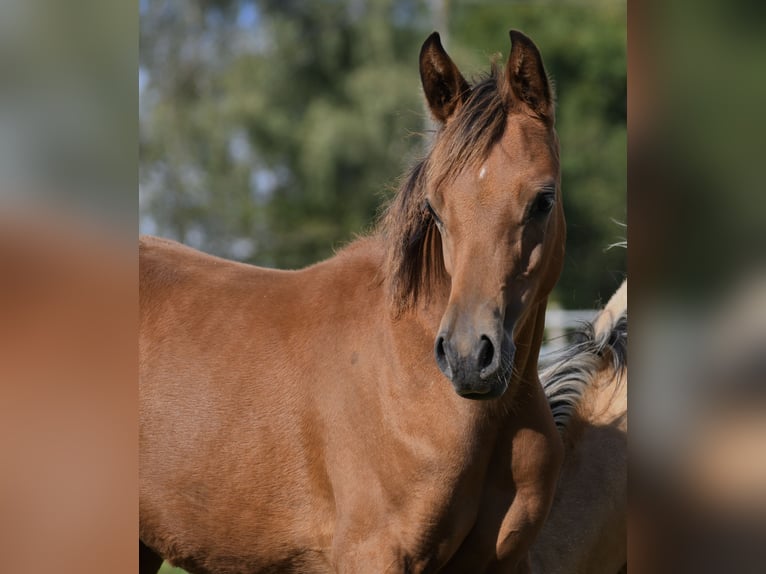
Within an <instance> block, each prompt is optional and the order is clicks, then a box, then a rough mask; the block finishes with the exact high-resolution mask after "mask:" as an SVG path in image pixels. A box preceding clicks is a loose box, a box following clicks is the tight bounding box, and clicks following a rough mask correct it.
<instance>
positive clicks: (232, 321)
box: [139, 31, 565, 573]
mask: <svg viewBox="0 0 766 574" xmlns="http://www.w3.org/2000/svg"><path fill="white" fill-rule="evenodd" d="M511 43H512V48H511V53H510V56H509V59H508V63H507V65H506V66H505V68H504V69H498V68H497V67H496V66H493V69H492V72H491V73H490V75H489V76H488V77H486V78H484V79H483V80H481V81H479V82H478V83H476V84H475V85H473V86H470V85H469V84H468V82H466V80H465V79H464V78H463V76H462V75H461V74H460V72H459V71H458V69H457V67H456V66H455V64H454V63H453V62H452V60H451V59H450V58H449V56H448V55H447V54H446V52H445V51H444V49H443V48H442V45H441V43H440V41H439V36H438V34H436V33H434V34H432V35H431V36H430V37H429V38H428V39H427V40H426V42H425V43H424V45H423V48H422V50H421V54H420V74H421V79H422V83H423V88H424V91H425V95H426V100H427V102H428V104H429V107H430V110H431V112H432V114H433V116H434V118H435V119H436V120H437V122H439V124H440V129H439V130H438V133H437V134H436V137H435V140H434V143H433V147H432V149H431V151H430V152H429V153H428V154H427V156H426V157H425V159H424V160H422V161H421V162H419V163H418V164H417V165H416V166H415V167H414V168H413V170H412V171H411V173H410V174H409V175H408V176H407V177H406V178H405V180H404V182H403V184H402V187H401V189H400V190H399V192H398V194H397V196H396V197H395V198H394V200H393V202H392V204H391V205H390V207H389V209H388V211H387V212H386V214H385V216H384V217H383V219H382V220H381V222H380V224H379V226H378V228H377V229H376V231H374V232H373V233H372V234H371V235H370V236H368V237H365V238H362V239H359V240H357V241H355V242H354V243H352V244H351V245H349V246H348V247H347V248H345V249H344V250H342V251H341V252H339V253H338V254H337V255H336V256H334V257H332V258H331V259H329V260H327V261H324V262H322V263H319V264H317V265H314V266H311V267H308V268H306V269H303V270H299V271H277V270H267V269H261V268H257V267H253V266H250V265H244V264H240V263H234V262H230V261H225V260H223V259H218V258H216V257H212V256H208V255H205V254H202V253H199V252H197V251H194V250H192V249H190V248H188V247H184V246H182V245H179V244H177V243H174V242H171V241H166V240H162V239H155V238H145V239H143V240H142V241H141V245H140V285H141V286H140V306H141V314H140V315H141V316H140V345H139V346H140V538H141V541H142V542H141V544H140V548H141V557H142V566H141V571H142V572H149V571H150V570H153V569H155V568H156V567H158V566H159V563H160V560H161V559H160V556H161V557H163V558H165V559H167V560H169V561H170V562H171V563H173V564H175V565H177V566H181V567H183V568H185V569H187V570H189V571H190V572H195V573H207V572H216V573H241V572H277V571H278V572H346V573H359V572H373V573H380V572H426V571H428V572H434V571H440V572H460V573H465V572H527V571H528V569H529V559H528V554H529V548H530V545H531V543H532V541H533V539H534V538H535V536H536V535H537V532H538V531H539V529H540V527H541V525H542V523H543V521H544V520H545V517H546V515H547V513H548V509H549V507H550V503H551V500H552V497H553V492H554V490H555V486H556V480H557V478H558V474H559V469H560V465H561V461H562V457H563V446H562V444H561V439H560V437H559V435H558V433H557V431H556V427H555V425H554V422H553V418H552V416H551V412H550V409H549V407H548V403H547V402H546V398H545V395H544V393H543V389H542V386H541V385H540V382H539V379H538V375H537V357H538V352H539V347H540V344H541V339H542V334H543V321H544V317H545V307H546V303H547V298H548V294H549V292H550V291H551V289H552V288H553V286H554V284H555V282H556V280H557V278H558V276H559V273H560V270H561V266H562V262H563V255H564V242H565V237H564V236H565V225H564V217H563V209H562V204H561V190H560V170H559V152H558V140H557V136H556V133H555V131H554V109H553V100H552V93H551V88H550V86H549V84H548V79H547V76H546V73H545V70H544V69H543V63H542V59H541V57H540V53H539V52H538V50H537V47H536V46H535V45H534V44H533V43H532V41H531V40H529V38H527V37H526V36H524V35H523V34H521V33H520V32H516V31H512V32H511ZM450 383H451V384H450Z"/></svg>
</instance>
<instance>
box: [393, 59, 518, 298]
mask: <svg viewBox="0 0 766 574" xmlns="http://www.w3.org/2000/svg"><path fill="white" fill-rule="evenodd" d="M503 81H504V80H503V74H502V70H500V69H499V68H498V66H497V65H496V64H495V63H493V65H492V69H491V71H490V73H489V74H488V75H487V76H485V77H483V78H481V79H480V80H479V81H477V82H476V83H475V84H474V85H473V86H472V88H471V94H470V96H469V97H468V99H467V100H466V101H465V103H463V104H462V105H461V106H460V108H459V109H458V111H457V112H456V114H455V117H453V118H452V119H451V120H450V121H448V122H447V124H446V125H445V126H444V127H443V128H441V129H440V131H439V132H438V133H437V135H436V138H435V142H434V145H433V147H432V148H431V150H430V151H429V153H428V155H427V156H426V157H425V158H424V159H423V160H421V161H420V162H418V163H417V164H416V165H415V166H414V167H413V168H412V169H411V170H410V172H409V173H408V174H407V176H406V177H405V178H404V180H403V181H402V184H401V185H400V187H399V189H398V191H397V193H396V195H395V196H394V198H393V200H392V201H391V203H390V204H389V206H388V209H386V211H385V212H384V214H383V217H382V218H381V221H380V224H379V227H378V230H379V231H380V232H381V234H382V236H383V238H384V240H385V241H386V249H387V251H388V254H387V258H386V263H385V265H386V269H384V272H385V276H386V277H387V278H388V283H389V290H390V295H391V302H392V305H393V307H394V310H395V311H396V312H397V313H399V312H401V311H403V310H405V309H407V308H409V307H410V306H413V305H415V304H416V303H417V301H418V300H419V299H420V298H421V297H422V296H427V295H428V293H429V292H430V291H431V287H432V286H433V284H434V282H438V281H441V280H443V279H445V278H446V270H445V269H444V261H443V258H442V250H441V236H440V235H439V231H438V229H437V228H436V222H435V221H434V219H433V217H432V216H431V214H430V212H429V211H428V209H427V208H426V194H427V189H428V186H429V184H430V185H437V186H438V185H441V184H442V183H443V182H445V181H449V180H452V179H454V178H455V177H457V176H458V175H459V174H460V173H461V172H462V171H463V170H465V169H468V168H471V167H477V166H478V165H479V164H480V163H481V162H483V161H484V160H486V158H487V157H488V156H489V153H490V151H491V149H492V147H493V146H494V145H495V144H496V143H497V142H498V141H499V140H500V138H501V137H502V135H503V133H504V131H505V126H506V120H507V117H508V109H507V103H506V98H505V95H504V90H503V87H502V83H503Z"/></svg>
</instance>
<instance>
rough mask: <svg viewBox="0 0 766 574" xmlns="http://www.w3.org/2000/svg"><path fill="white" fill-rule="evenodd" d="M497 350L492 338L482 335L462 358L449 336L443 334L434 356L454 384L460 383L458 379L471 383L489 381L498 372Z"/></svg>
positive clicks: (498, 356) (437, 343) (436, 343)
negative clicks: (477, 380)
mask: <svg viewBox="0 0 766 574" xmlns="http://www.w3.org/2000/svg"><path fill="white" fill-rule="evenodd" d="M496 348H497V345H496V344H495V343H494V342H493V341H492V338H491V337H489V336H488V335H482V336H481V337H479V339H478V340H477V341H476V343H475V344H474V345H472V346H470V347H469V349H470V350H469V352H468V353H466V354H465V355H464V356H461V355H460V354H459V353H457V352H456V351H455V348H454V345H452V344H450V340H449V338H448V336H447V334H446V333H441V334H439V336H438V337H437V338H436V342H435V343H434V355H435V357H436V364H437V365H438V366H439V369H440V370H441V371H442V373H444V375H445V376H446V377H447V378H448V379H450V380H451V381H453V382H458V381H456V380H455V379H456V378H458V379H466V381H465V382H469V381H471V380H474V381H475V380H476V379H482V380H483V379H487V378H489V377H490V376H492V375H493V374H494V373H495V372H496V371H497V369H498V367H499V365H500V360H499V358H500V354H499V353H498V352H497V351H496Z"/></svg>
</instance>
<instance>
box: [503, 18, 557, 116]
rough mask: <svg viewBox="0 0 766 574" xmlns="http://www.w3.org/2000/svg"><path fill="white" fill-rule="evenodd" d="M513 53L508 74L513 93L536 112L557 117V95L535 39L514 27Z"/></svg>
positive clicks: (506, 72)
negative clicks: (554, 113) (552, 91)
mask: <svg viewBox="0 0 766 574" xmlns="http://www.w3.org/2000/svg"><path fill="white" fill-rule="evenodd" d="M510 34H511V55H510V56H509V57H508V64H507V65H506V68H505V77H506V81H507V82H508V87H509V88H510V90H511V93H512V95H513V96H514V97H515V98H516V99H518V100H520V101H522V102H524V103H525V104H526V105H527V106H528V107H529V108H530V109H531V110H532V111H533V112H534V113H535V114H537V115H538V116H540V117H542V118H544V119H549V120H552V119H553V98H552V96H551V87H550V84H549V83H548V76H547V74H546V73H545V68H544V67H543V58H542V56H540V51H539V50H538V49H537V46H535V44H534V42H532V40H530V39H529V38H528V37H527V36H525V35H524V34H522V33H521V32H519V31H518V30H511V33H510Z"/></svg>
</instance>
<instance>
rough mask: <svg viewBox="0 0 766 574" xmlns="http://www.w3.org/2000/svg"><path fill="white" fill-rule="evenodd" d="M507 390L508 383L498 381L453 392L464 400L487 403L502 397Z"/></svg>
mask: <svg viewBox="0 0 766 574" xmlns="http://www.w3.org/2000/svg"><path fill="white" fill-rule="evenodd" d="M507 389H508V383H507V382H505V381H503V380H500V379H499V380H497V381H494V382H492V383H486V384H483V385H475V386H471V387H463V388H458V389H455V392H456V393H457V394H458V395H459V396H460V397H462V398H464V399H469V400H472V401H488V400H492V399H497V398H499V397H501V396H503V394H505V391H506V390H507Z"/></svg>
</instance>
